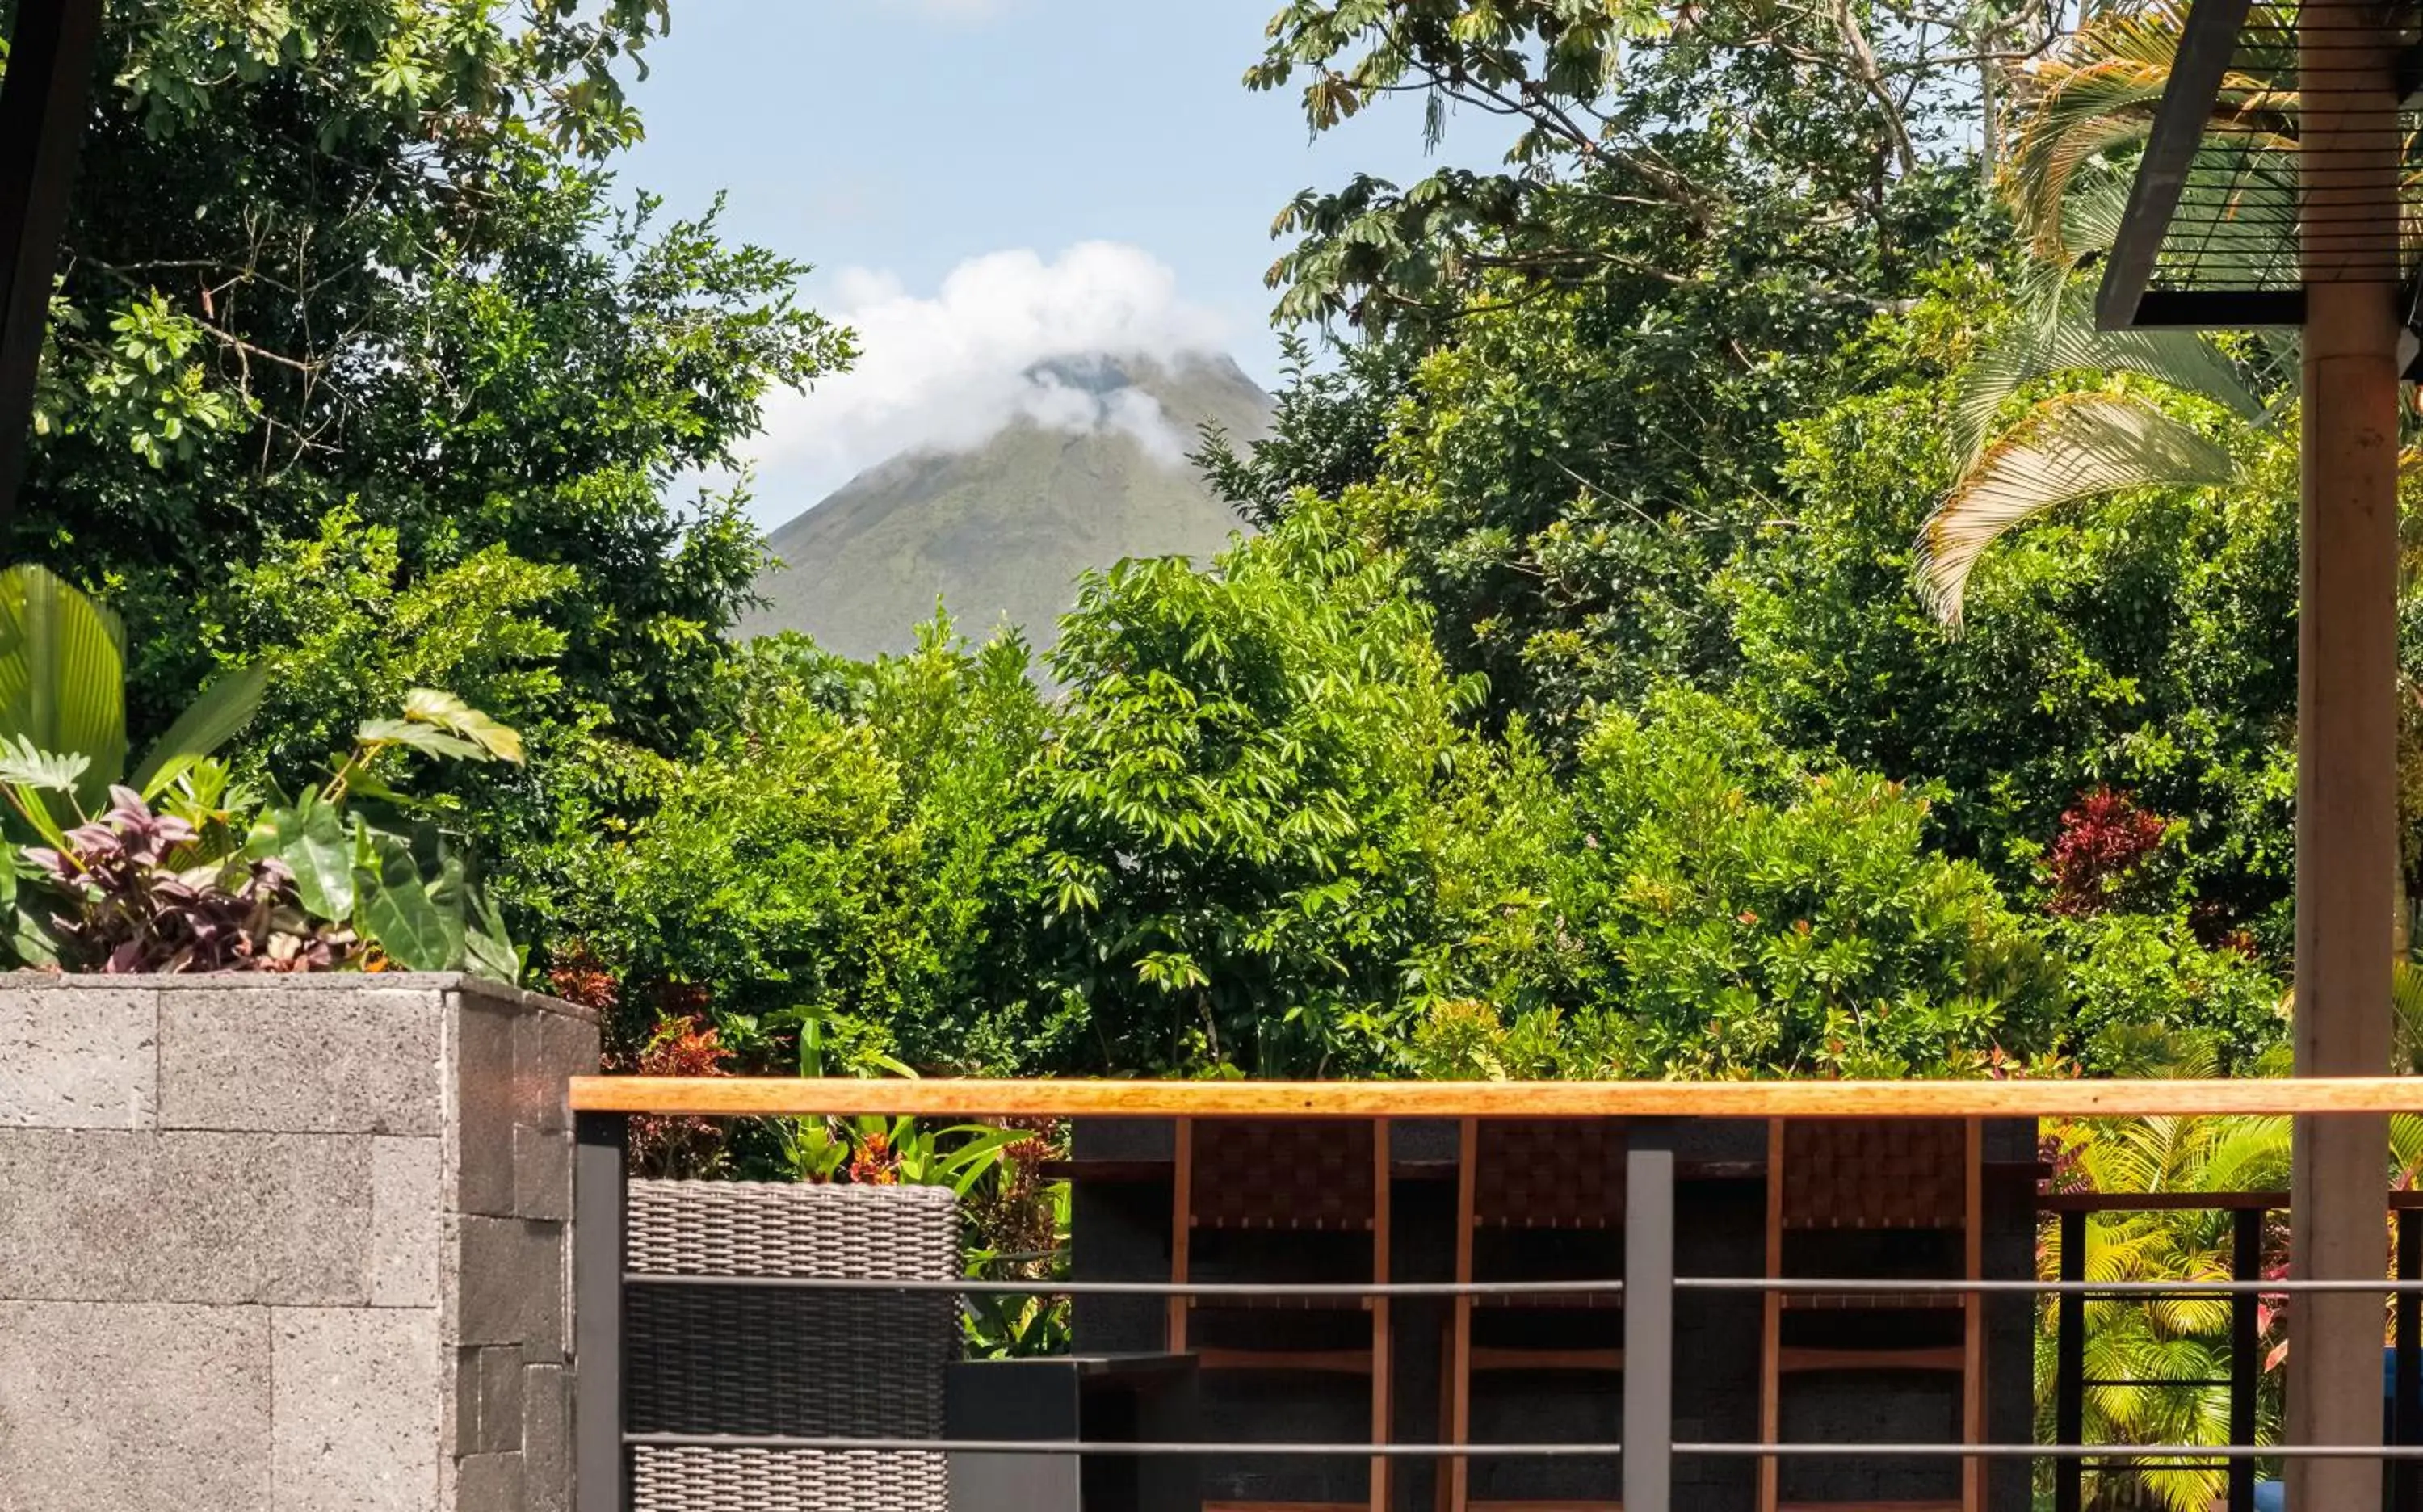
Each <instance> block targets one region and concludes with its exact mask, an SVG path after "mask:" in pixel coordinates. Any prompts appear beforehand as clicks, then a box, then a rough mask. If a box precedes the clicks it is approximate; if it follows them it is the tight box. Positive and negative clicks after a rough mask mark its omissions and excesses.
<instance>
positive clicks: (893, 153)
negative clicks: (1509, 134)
mask: <svg viewBox="0 0 2423 1512" xmlns="http://www.w3.org/2000/svg"><path fill="white" fill-rule="evenodd" d="M1279 4H1280V0H677V3H676V4H675V5H674V7H673V34H672V36H671V37H670V38H667V39H665V40H662V41H660V42H659V43H657V45H656V46H655V47H654V48H653V49H652V50H651V52H650V55H649V59H648V61H649V65H650V71H651V72H650V76H649V77H648V78H647V79H646V80H645V81H644V82H642V83H641V84H640V85H639V86H638V90H637V96H636V98H637V100H638V103H639V105H640V107H641V113H642V115H643V116H644V117H645V119H646V121H647V128H648V140H647V142H646V143H645V144H644V145H643V146H642V147H641V148H640V149H639V150H638V151H636V152H635V153H633V154H632V155H631V157H630V158H629V160H628V161H627V162H626V165H625V167H624V182H625V183H626V184H627V185H630V186H633V187H645V188H648V189H652V190H655V191H657V192H658V193H661V194H663V195H665V197H666V199H667V203H668V207H669V208H670V209H672V210H674V211H678V212H694V211H696V210H699V209H702V208H704V207H705V204H706V203H707V201H708V199H710V197H711V196H712V195H713V194H714V193H715V192H716V191H717V190H718V189H722V190H726V191H728V192H729V194H730V205H729V208H728V210H727V212H726V220H725V228H726V231H727V232H728V233H730V234H732V235H734V236H737V237H742V238H746V239H748V240H751V241H756V242H760V243H763V244H765V245H767V246H769V247H774V248H775V249H777V250H779V251H782V252H784V253H786V254H788V255H790V256H793V257H796V258H800V259H801V260H803V261H806V262H809V263H815V264H816V270H817V271H816V275H815V276H814V277H813V278H812V279H810V280H809V283H808V285H807V293H808V295H809V297H810V300H811V302H812V303H814V304H815V305H816V307H817V308H818V309H820V310H825V311H826V312H827V313H829V314H832V315H835V316H839V317H844V318H847V319H849V320H851V321H852V323H853V324H855V325H857V326H859V327H860V329H861V333H862V336H863V339H864V341H865V342H866V345H867V348H868V350H867V355H866V358H865V360H864V361H863V363H862V364H861V367H862V372H861V373H860V374H855V375H853V376H851V377H847V378H843V379H839V380H836V381H834V382H831V383H828V384H824V385H820V386H819V388H818V390H817V391H816V393H813V394H810V395H808V396H806V397H804V398H803V399H798V400H788V401H785V402H784V403H781V404H778V405H776V406H773V408H772V409H771V410H770V412H769V416H768V436H767V437H766V438H764V440H763V441H762V442H761V444H760V446H759V448H758V452H757V458H756V460H757V464H758V472H759V477H758V503H757V510H756V512H757V514H758V517H760V518H761V519H763V520H765V521H767V522H768V523H775V522H779V521H781V520H783V519H784V518H787V517H790V516H792V515H794V514H796V513H798V512H799V511H800V510H801V509H803V508H805V507H807V506H808V505H809V504H811V503H813V502H815V501H816V499H818V498H821V497H822V496H823V494H824V493H825V492H827V491H829V490H830V489H831V488H832V487H834V486H837V485H839V484H840V483H842V482H844V481H846V480H847V477H848V476H849V475H850V473H852V472H854V471H856V470H858V469H860V468H863V467H866V466H870V465H872V464H873V463H875V462H878V461H880V460H882V457H883V456H884V455H888V454H890V453H891V452H893V451H895V450H898V449H899V448H900V447H902V446H904V445H913V444H921V443H929V442H942V443H946V444H947V443H949V442H953V441H958V440H964V439H967V438H969V432H970V431H972V430H975V431H980V430H981V429H982V428H984V427H985V426H987V425H990V424H993V423H998V422H999V421H1000V420H1001V419H1004V418H1006V416H1007V414H1008V413H1010V408H1009V406H1010V404H1011V403H1012V399H1011V398H1009V397H1005V396H1006V395H1008V393H1009V389H1010V388H1011V387H1012V386H1014V384H1015V383H1016V381H1017V376H1018V374H1019V373H1020V372H1021V371H1022V369H1023V368H1024V367H1025V365H1026V364H1028V363H1030V362H1032V361H1033V360H1034V359H1035V358H1037V357H1040V356H1045V355H1050V349H1051V348H1052V347H1053V346H1054V345H1057V344H1068V345H1074V346H1086V345H1125V346H1128V347H1131V348H1132V349H1137V350H1144V351H1148V352H1155V351H1174V350H1179V349H1186V348H1199V347H1218V348H1221V349H1224V350H1226V351H1227V352H1228V353H1230V354H1231V355H1232V356H1234V357H1235V358H1236V359H1237V360H1238V362H1239V363H1240V364H1242V365H1243V367H1244V369H1245V370H1246V372H1248V373H1250V374H1253V375H1254V376H1255V377H1256V378H1257V379H1259V380H1260V381H1261V382H1263V383H1264V384H1265V385H1266V386H1267V385H1269V384H1271V383H1273V382H1275V377H1276V367H1277V359H1278V345H1277V338H1276V336H1275V333H1274V332H1273V331H1272V330H1271V328H1270V326H1269V323H1268V316H1269V310H1270V307H1271V303H1272V295H1271V294H1270V292H1269V291H1268V290H1266V289H1265V288H1264V287H1263V286H1262V282H1261V278H1262V272H1263V270H1264V269H1265V268H1266V267H1267V266H1268V265H1269V264H1270V263H1271V260H1272V259H1273V257H1274V256H1275V255H1276V253H1277V250H1278V244H1276V243H1274V242H1272V241H1271V240H1270V236H1269V229H1270V222H1271V218H1272V216H1273V215H1275V213H1276V212H1277V211H1278V209H1279V207H1280V206H1281V205H1283V204H1284V203H1285V202H1286V201H1287V199H1289V197H1291V195H1293V194H1294V193H1295V192H1296V191H1297V190H1299V189H1301V188H1304V187H1306V186H1307V185H1312V184H1321V185H1329V184H1334V183H1340V182H1343V181H1344V180H1345V179H1346V178H1347V177H1348V176H1349V175H1350V174H1352V173H1354V172H1355V171H1357V170H1363V171H1370V172H1375V173H1380V174H1383V175H1385V176H1387V177H1391V178H1395V179H1398V180H1399V181H1400V182H1406V181H1409V180H1411V179H1413V178H1415V177H1417V176H1419V175H1420V174H1421V173H1423V172H1426V171H1428V170H1429V168H1430V167H1433V166H1435V164H1436V163H1437V162H1443V161H1463V162H1475V163H1481V162H1486V161H1488V160H1489V159H1490V158H1491V157H1493V156H1494V151H1492V146H1493V144H1494V143H1497V142H1500V141H1502V140H1503V135H1504V134H1503V132H1502V131H1501V130H1498V129H1497V128H1496V125H1495V123H1494V122H1491V121H1489V120H1487V119H1478V120H1475V119H1465V120H1461V121H1453V122H1450V127H1449V138H1448V141H1447V143H1446V145H1445V147H1444V148H1443V149H1442V151H1441V152H1440V154H1439V155H1438V157H1436V158H1433V157H1431V156H1430V155H1428V154H1426V153H1425V152H1424V151H1423V148H1422V143H1421V133H1420V121H1419V111H1418V107H1417V105H1416V104H1415V103H1413V102H1411V101H1409V100H1405V101H1395V102H1390V103H1389V104H1388V106H1387V107H1386V108H1384V109H1382V110H1379V111H1375V112H1373V113H1371V114H1370V115H1369V116H1367V117H1366V118H1363V119H1357V120H1355V121H1353V122H1350V123H1349V124H1348V125H1347V126H1346V127H1345V128H1344V129H1342V130H1340V131H1338V132H1336V133H1333V134H1331V135H1330V136H1328V137H1326V138H1324V139H1322V140H1321V141H1319V142H1317V143H1316V142H1311V141H1308V140H1307V134H1306V131H1305V128H1304V125H1303V118H1302V116H1301V114H1300V113H1299V110H1298V107H1297V103H1296V100H1295V97H1294V95H1293V94H1292V93H1291V92H1283V93H1272V94H1249V93H1247V92H1246V91H1245V89H1244V88H1243V86H1242V85H1241V84H1240V83H1239V82H1238V81H1239V78H1240V75H1242V74H1243V72H1244V70H1245V68H1246V67H1247V65H1248V64H1250V63H1251V62H1252V61H1253V60H1254V59H1255V58H1256V57H1258V56H1259V53H1260V48H1261V39H1262V25H1263V23H1264V22H1265V21H1266V20H1267V19H1268V18H1269V15H1270V13H1271V11H1272V10H1274V9H1275V8H1277V6H1278V5H1279Z"/></svg>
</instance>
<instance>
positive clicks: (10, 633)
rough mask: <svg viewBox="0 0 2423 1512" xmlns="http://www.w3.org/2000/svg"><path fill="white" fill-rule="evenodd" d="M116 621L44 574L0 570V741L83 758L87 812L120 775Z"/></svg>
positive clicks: (122, 721) (23, 568) (122, 748)
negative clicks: (85, 760)
mask: <svg viewBox="0 0 2423 1512" xmlns="http://www.w3.org/2000/svg"><path fill="white" fill-rule="evenodd" d="M123 641H124V632H123V631H122V630H121V629H120V628H119V623H118V616H117V615H115V614H112V613H110V612H109V611H107V610H105V609H103V608H102V607H101V605H99V604H98V603H96V602H94V601H93V600H92V599H91V598H89V597H86V596H85V595H84V594H83V593H82V592H80V591H78V590H77V589H76V588H75V587H74V586H73V585H72V584H71V583H68V582H66V581H62V580H60V579H59V578H57V577H56V576H55V575H53V574H52V573H51V572H50V571H49V570H48V569H47V568H43V567H39V566H35V565H31V564H25V565H18V566H13V567H9V568H8V569H7V570H5V571H0V735H6V736H11V737H18V738H22V739H24V740H30V741H32V742H33V743H34V745H36V746H37V747H39V748H40V749H41V750H44V751H68V752H73V753H75V754H76V755H78V756H85V757H87V758H88V761H89V765H88V766H87V769H86V771H85V772H84V773H83V775H82V776H81V778H80V779H79V780H78V782H77V784H76V796H77V798H78V800H79V801H80V802H81V803H83V804H84V805H85V806H86V807H87V809H93V808H99V807H100V806H102V804H104V803H105V802H106V801H107V797H108V792H109V785H110V784H111V783H114V782H116V781H118V780H119V775H120V773H122V772H124V771H125V770H126V665H125V660H124V656H123V653H122V651H121V649H120V647H121V645H122V643H123Z"/></svg>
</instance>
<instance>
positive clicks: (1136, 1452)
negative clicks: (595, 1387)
mask: <svg viewBox="0 0 2423 1512" xmlns="http://www.w3.org/2000/svg"><path fill="white" fill-rule="evenodd" d="M623 1442H624V1443H626V1444H627V1445H629V1446H630V1447H632V1448H635V1449H796V1450H807V1451H812V1452H816V1453H823V1454H850V1453H868V1454H942V1455H1102V1456H1128V1455H1133V1456H1145V1457H1154V1456H1168V1455H1206V1454H1216V1455H1267V1456H1293V1457H1297V1458H1321V1459H1334V1458H1348V1457H1352V1458H1356V1459H1362V1458H1369V1457H1370V1456H1374V1455H1378V1456H1385V1457H1386V1458H1391V1459H1423V1458H1429V1459H1484V1458H1485V1459H1592V1458H1609V1457H1612V1456H1618V1455H1621V1454H1622V1453H1623V1445H1621V1444H1613V1443H1460V1444H1448V1443H1182V1442H1180V1443H1172V1442H1156V1441H1153V1440H1134V1441H1132V1442H1131V1441H1127V1440H1094V1439H820V1438H797V1437H793V1436H792V1435H789V1434H780V1433H760V1434H736V1433H626V1434H625V1435H623Z"/></svg>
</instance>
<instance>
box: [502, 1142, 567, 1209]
mask: <svg viewBox="0 0 2423 1512" xmlns="http://www.w3.org/2000/svg"><path fill="white" fill-rule="evenodd" d="M514 1216H515V1217H516V1218H557V1219H563V1218H571V1217H572V1134H571V1132H570V1131H569V1130H563V1131H549V1130H545V1129H533V1128H530V1127H527V1126H524V1127H521V1128H516V1129H515V1130H514Z"/></svg>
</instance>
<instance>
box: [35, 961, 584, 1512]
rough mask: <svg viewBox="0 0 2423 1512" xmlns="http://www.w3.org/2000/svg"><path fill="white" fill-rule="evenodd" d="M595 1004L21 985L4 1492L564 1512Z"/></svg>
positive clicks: (431, 988) (316, 1510)
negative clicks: (574, 1113) (567, 1097)
mask: <svg viewBox="0 0 2423 1512" xmlns="http://www.w3.org/2000/svg"><path fill="white" fill-rule="evenodd" d="M596 1059H597V1027H596V1025H595V1022H594V1018H593V1017H592V1015H591V1014H590V1013H589V1012H588V1011H586V1010H583V1009H579V1008H576V1007H573V1006H572V1005H569V1004H566V1003H562V1002H558V1001H555V1000H553V999H549V998H544V997H539V996H536V995H530V994H525V993H517V992H514V991H512V990H510V989H507V988H503V987H500V986H498V985H497V984H495V983H491V982H486V981H483V980H478V979H470V978H465V977H457V976H451V975H400V974H399V975H385V974H383V975H375V976H358V975H350V974H339V975H325V976H249V975H247V976H228V977H55V976H48V975H41V974H35V973H19V974H10V975H7V976H0V1507H7V1508H8V1509H9V1512H95V1509H99V1508H107V1509H109V1512H523V1509H527V1512H560V1509H565V1508H568V1507H569V1506H570V1503H571V1455H570V1443H571V1433H570V1427H571V1403H572V1394H571V1389H572V1369H573V1361H572V1359H571V1355H570V1338H571V1334H570V1330H569V1328H568V1322H567V1313H568V1302H567V1297H568V1289H567V1286H566V1272H567V1265H568V1261H569V1256H570V1245H569V1242H568V1241H569V1231H570V1227H571V1223H570V1220H571V1216H572V1211H571V1202H572V1183H571V1152H572V1133H571V1121H570V1118H569V1116H568V1114H567V1112H566V1109H565V1104H564V1094H563V1083H564V1079H565V1078H566V1077H568V1076H572V1075H578V1074H584V1073H586V1072H589V1071H592V1070H594V1068H595V1065H596Z"/></svg>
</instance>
